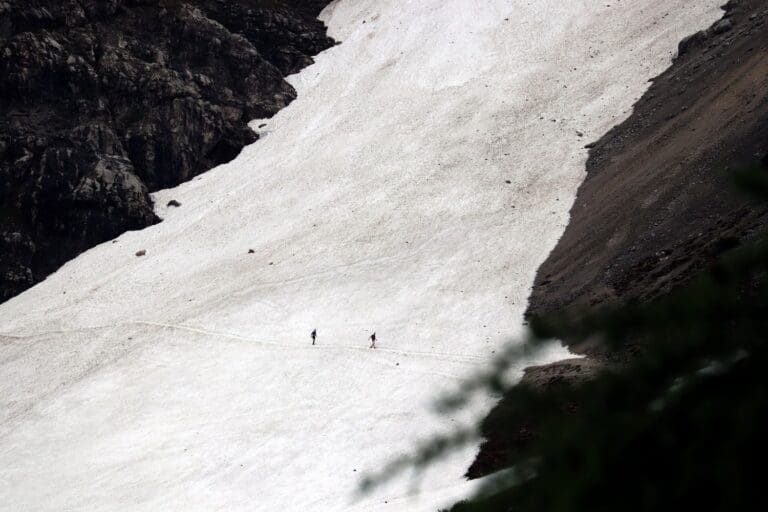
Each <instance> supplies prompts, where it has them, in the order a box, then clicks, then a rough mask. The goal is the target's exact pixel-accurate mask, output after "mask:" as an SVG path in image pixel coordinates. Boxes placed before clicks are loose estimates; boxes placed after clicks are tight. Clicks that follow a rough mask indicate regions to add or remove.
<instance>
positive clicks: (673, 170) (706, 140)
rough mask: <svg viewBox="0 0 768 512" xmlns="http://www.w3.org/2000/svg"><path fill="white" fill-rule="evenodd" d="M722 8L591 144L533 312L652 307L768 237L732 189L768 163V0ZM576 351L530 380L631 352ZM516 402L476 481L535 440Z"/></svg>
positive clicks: (759, 214) (543, 383) (495, 419)
mask: <svg viewBox="0 0 768 512" xmlns="http://www.w3.org/2000/svg"><path fill="white" fill-rule="evenodd" d="M725 8H726V13H725V17H724V18H723V20H721V21H719V22H717V23H716V24H715V25H713V26H712V27H710V29H708V30H706V31H703V32H700V33H698V34H694V35H693V36H691V37H689V38H687V39H686V40H684V41H683V42H681V44H680V52H679V54H680V55H679V56H678V58H677V59H676V61H675V62H674V64H673V65H672V66H671V67H670V69H668V70H667V71H666V72H665V73H664V74H662V75H661V76H659V77H657V78H656V79H655V80H654V81H653V85H652V86H651V87H650V89H649V90H648V92H647V93H646V94H645V95H644V96H643V97H642V98H641V99H640V100H639V101H638V102H637V104H636V105H635V111H634V112H633V114H632V116H631V117H630V118H629V119H627V120H626V121H625V122H624V123H622V124H620V125H618V126H616V127H615V128H613V129H612V130H611V131H610V132H608V133H607V134H606V135H605V136H604V137H603V138H602V139H600V140H599V141H598V142H596V143H594V144H593V145H591V146H592V148H591V151H590V157H589V160H588V163H587V178H586V179H585V181H584V183H583V184H582V186H581V188H580V189H579V192H578V196H577V199H576V201H575V204H574V206H573V208H572V210H571V220H570V224H569V226H568V228H567V229H566V232H565V234H564V235H563V237H562V239H561V240H560V242H559V243H558V245H557V246H556V248H555V249H554V251H553V252H552V253H551V255H550V256H549V258H548V259H547V261H546V262H545V263H544V265H543V266H542V267H541V268H540V269H539V273H538V275H537V278H536V282H535V285H534V289H533V294H532V297H531V303H530V307H529V315H546V314H551V313H556V312H559V311H563V310H568V309H569V308H583V307H594V306H597V305H601V304H607V303H611V302H625V301H631V300H639V301H643V300H648V299H651V298H653V297H656V296H659V295H661V294H664V293H666V292H668V291H669V290H671V289H673V288H675V287H677V286H680V285H682V284H684V283H686V282H687V281H688V280H690V279H691V278H692V277H694V276H695V275H696V274H698V273H699V272H700V271H701V270H703V269H704V268H706V267H707V266H708V265H709V264H710V263H711V262H712V261H713V260H714V258H716V257H717V255H718V254H720V253H721V252H723V251H724V250H726V249H728V248H731V247H733V246H735V245H738V244H739V243H741V242H742V241H744V240H746V239H749V238H750V237H752V236H754V235H755V234H756V233H757V232H760V231H762V230H764V229H765V227H766V224H768V215H767V213H768V212H767V211H766V209H765V208H764V207H759V206H755V205H754V204H753V203H751V202H750V200H749V199H747V198H745V197H744V196H742V195H740V194H739V193H737V192H734V191H733V188H732V186H731V185H730V183H729V179H728V178H727V170H728V169H733V168H736V167H739V166H746V165H752V164H755V163H762V164H768V156H767V155H768V1H766V0H741V1H735V0H732V1H731V2H729V3H728V4H727V5H726V7H725ZM577 350H579V351H581V352H585V353H587V354H591V355H593V356H594V357H592V358H590V359H587V360H581V361H579V360H571V361H563V362H560V363H555V364H551V365H546V366H539V367H535V368H529V369H528V370H527V371H526V376H525V377H524V379H523V380H524V381H525V382H526V383H528V384H531V385H533V386H535V387H536V388H537V389H540V390H541V391H542V392H545V393H546V391H547V389H548V388H550V387H551V385H552V384H555V383H557V382H560V381H562V380H574V379H582V378H588V377H589V376H590V375H591V374H593V373H594V372H595V371H598V369H599V367H600V366H601V365H603V364H605V363H609V364H615V363H616V361H621V360H622V359H623V357H624V356H628V355H630V354H629V353H627V354H624V355H621V354H604V353H596V352H595V351H594V350H590V349H588V348H587V347H578V348H577ZM512 406H513V404H511V403H509V400H508V399H502V400H501V401H500V402H499V404H498V405H497V406H496V408H495V409H494V410H493V411H491V413H490V414H489V415H488V417H487V418H486V420H485V421H484V423H483V425H482V433H483V436H484V437H485V439H486V441H485V442H484V444H483V446H482V447H481V450H480V453H479V454H478V456H477V459H476V460H475V462H474V463H473V465H472V466H471V467H470V469H469V471H468V476H469V477H471V478H475V477H479V476H483V475H487V474H489V473H492V472H494V471H497V470H499V469H502V468H504V467H505V465H506V461H508V460H510V457H512V456H514V454H515V453H516V452H517V451H518V450H519V449H520V448H522V447H524V446H525V445H526V443H528V442H529V441H530V440H531V439H533V438H534V437H535V436H536V423H537V422H536V418H516V419H514V420H513V421H511V422H510V421H509V420H508V418H509V417H510V415H509V414H508V413H509V412H510V411H511V410H513V409H510V408H511V407H512ZM560 408H561V410H562V414H573V413H574V411H576V410H577V409H578V407H577V404H560ZM504 418H507V419H504ZM502 419H503V420H502Z"/></svg>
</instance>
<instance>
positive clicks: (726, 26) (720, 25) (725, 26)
mask: <svg viewBox="0 0 768 512" xmlns="http://www.w3.org/2000/svg"><path fill="white" fill-rule="evenodd" d="M732 28H733V22H732V21H731V20H730V18H724V19H722V20H720V21H718V22H717V23H715V24H714V25H712V32H713V33H715V34H722V33H724V32H728V31H729V30H731V29H732Z"/></svg>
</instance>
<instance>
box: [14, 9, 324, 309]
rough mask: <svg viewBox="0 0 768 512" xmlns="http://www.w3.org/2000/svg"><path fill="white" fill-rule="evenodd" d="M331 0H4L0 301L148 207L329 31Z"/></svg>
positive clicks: (319, 46)
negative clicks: (325, 11) (324, 13)
mask: <svg viewBox="0 0 768 512" xmlns="http://www.w3.org/2000/svg"><path fill="white" fill-rule="evenodd" d="M327 3H329V1H328V0H286V1H277V0H274V1H271V0H56V1H52V0H10V1H9V0H0V112H1V114H2V115H0V302H2V301H4V300H7V299H8V298H10V297H12V296H13V295H15V294H17V293H19V292H21V291H23V290H24V289H26V288H28V287H30V286H32V285H33V284H35V283H37V282H39V281H40V280H42V279H43V278H44V277H45V276H46V275H47V274H49V273H50V272H52V271H54V270H55V269H56V268H58V267H59V266H60V265H61V264H62V263H64V262H65V261H67V260H68V259H70V258H72V257H74V256H75V255H77V254H78V253H80V252H82V251H83V250H85V249H88V248H90V247H92V246H94V245H96V244H98V243H101V242H103V241H105V240H108V239H110V238H114V237H115V236H117V235H119V234H120V233H122V232H124V231H126V230H132V229H141V228H143V227H146V226H149V225H151V224H153V223H155V222H157V221H158V219H157V217H156V216H155V214H154V213H153V211H152V203H151V199H150V196H149V192H151V191H154V190H157V189H160V188H165V187H170V186H175V185H177V184H179V183H181V182H183V181H185V180H188V179H190V178H191V177H193V176H195V175H197V174H199V173H201V172H203V171H205V170H207V169H209V168H211V167H214V166H216V165H219V164H221V163H224V162H227V161H229V160H231V159H232V158H234V157H235V156H236V155H237V154H238V153H239V152H240V150H241V149H242V147H243V146H244V145H246V144H249V143H251V142H254V141H255V140H256V138H257V137H256V135H255V134H254V133H253V132H252V131H251V130H250V129H248V127H247V122H248V121H250V120H251V119H254V118H261V117H270V116H272V115H274V114H275V113H276V112H277V111H278V110H280V109H281V108H283V107H284V106H286V105H287V104H288V103H290V102H291V101H292V100H293V99H294V98H295V95H296V93H295V91H294V90H293V88H292V87H291V86H290V85H289V84H288V83H287V82H286V81H285V80H284V78H283V77H284V76H285V75H287V74H290V73H294V72H297V71H299V70H300V69H301V68H303V67H305V66H307V65H308V64H310V63H311V62H312V56H313V55H315V54H317V53H318V52H320V51H322V50H324V49H327V48H329V47H330V46H332V45H333V44H334V42H333V41H332V40H331V39H329V38H328V37H327V36H326V34H325V27H324V26H323V24H322V23H321V22H320V21H318V20H317V19H316V16H317V14H318V13H319V12H320V10H321V9H322V8H323V7H324V6H325V5H326V4H327Z"/></svg>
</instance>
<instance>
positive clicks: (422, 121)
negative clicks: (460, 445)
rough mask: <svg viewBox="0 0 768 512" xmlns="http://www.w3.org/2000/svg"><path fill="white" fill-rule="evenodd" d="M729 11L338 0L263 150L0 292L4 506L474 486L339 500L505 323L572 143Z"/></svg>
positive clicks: (319, 498)
mask: <svg viewBox="0 0 768 512" xmlns="http://www.w3.org/2000/svg"><path fill="white" fill-rule="evenodd" d="M721 2H722V0H695V1H693V0H631V1H629V0H604V1H595V0H566V1H564V0H536V1H533V0H530V1H524V0H485V1H482V2H481V1H473V0H339V1H337V2H336V3H334V4H333V5H332V6H330V7H329V8H328V9H326V11H325V12H324V13H323V17H324V19H325V20H326V22H327V23H328V25H329V27H330V31H331V34H332V35H333V36H334V37H336V38H337V39H340V40H342V41H343V44H341V45H339V46H337V47H335V48H333V49H332V50H329V51H327V52H325V53H324V54H322V55H321V56H319V58H318V59H317V64H315V65H314V66H311V67H310V68H307V69H306V70H304V71H303V72H302V73H301V74H299V75H296V76H294V77H292V83H293V84H294V85H295V86H296V87H297V89H298V91H299V99H298V100H297V101H296V102H294V103H293V104H292V105H291V106H289V107H288V108H286V109H285V110H283V111H282V112H280V113H279V114H278V115H277V116H276V117H275V118H273V119H271V120H269V121H265V122H266V126H264V127H262V128H257V129H258V130H259V131H260V132H262V134H263V138H262V139H261V140H260V141H259V142H257V143H256V144H254V145H252V146H251V147H248V148H246V149H245V150H244V151H243V153H242V154H241V155H240V156H239V157H238V158H237V159H236V160H235V161H233V162H231V163H230V164H227V165H224V166H221V167H219V168H217V169H215V170H213V171H211V172H209V173H207V174H206V175H204V176H201V177H199V178H198V179H196V180H194V181H193V182H191V183H188V184H186V185H183V186H181V187H178V188H177V189H174V190H168V191H164V192H161V193H158V194H157V195H156V200H157V204H158V210H159V212H158V213H159V214H160V215H161V216H162V217H164V219H165V220H164V222H163V223H161V224H160V225H158V226H155V227H152V228H150V229H146V230H144V231H141V232H133V233H127V234H125V235H124V236H122V237H120V238H119V239H118V240H117V241H115V242H114V243H106V244H103V245H101V246H99V247H97V248H95V249H93V250H91V251H89V252H88V253H86V254H84V255H82V256H81V257H79V258H77V259H76V260H74V261H72V262H70V263H69V264H67V265H66V266H65V267H64V268H62V269H61V270H60V271H59V272H57V273H56V274H54V275H53V276H51V277H50V278H49V279H48V280H46V281H45V282H44V283H42V284H40V285H38V286H37V287H35V288H33V289H32V290H29V291H28V292H26V293H24V294H23V295H21V296H19V297H17V298H15V299H13V300H11V301H9V302H8V303H6V304H4V305H2V306H0V332H2V333H3V334H2V335H0V496H1V497H2V499H0V509H2V510H14V511H20V510H24V511H32V510H34V511H42V510H46V511H47V510H49V511H62V510H89V511H90V510H94V511H112V510H131V511H134V510H135V511H156V510H184V511H194V510H200V511H211V510H226V511H238V510H244V511H245V510H247V511H271V510H291V511H306V510H317V511H337V510H361V511H372V510H409V511H421V510H424V511H434V510H435V509H436V507H437V505H438V504H439V503H442V502H445V501H446V500H448V501H449V500H450V499H451V498H452V497H454V496H455V495H456V494H457V493H460V492H463V491H465V489H464V487H465V486H464V485H463V484H462V483H461V482H462V480H461V474H462V473H463V471H464V470H465V469H466V467H467V466H468V464H469V463H470V461H471V458H472V456H473V450H471V449H470V450H465V451H463V452H461V453H457V454H456V455H455V456H454V457H452V458H451V459H449V460H447V461H445V462H444V463H443V464H441V465H439V466H438V467H436V468H434V469H433V470H432V471H430V472H429V473H428V474H427V475H425V477H424V479H423V482H422V493H421V494H419V495H417V496H414V495H413V492H412V491H413V489H412V488H411V486H410V482H409V481H408V480H399V481H397V482H395V483H394V484H393V485H390V486H388V487H385V488H383V489H380V490H379V491H377V492H376V493H374V494H373V495H371V496H367V497H365V498H362V499H359V500H353V499H352V498H353V496H352V494H353V491H354V488H355V486H356V484H357V477H358V476H359V475H360V474H361V473H362V472H363V471H365V470H372V469H376V468H378V467H380V465H381V464H383V463H384V462H386V461H387V460H389V458H390V457H392V456H393V455H395V454H397V453H399V452H401V451H404V450H407V449H408V448H409V447H411V446H413V443H414V442H415V441H416V440H417V439H419V438H424V437H428V436H429V435H430V434H431V433H433V432H436V431H438V430H440V429H444V428H447V427H446V421H445V420H444V419H441V418H436V417H434V416H433V415H432V414H431V413H430V411H429V410H428V405H429V403H430V402H431V400H432V399H433V398H435V396H436V395H437V394H438V393H439V392H440V390H445V389H450V388H451V387H452V386H453V385H455V384H456V383H457V382H460V381H461V379H463V378H466V376H467V375H470V374H471V373H472V372H473V371H475V370H476V369H477V368H478V367H480V365H482V363H483V362H484V361H486V360H487V359H488V358H489V357H491V356H492V352H493V350H495V349H496V348H498V347H499V345H500V344H501V343H503V342H504V341H505V340H507V339H510V338H512V337H515V336H516V335H519V334H520V333H521V329H522V326H521V324H522V313H523V311H524V309H525V305H526V300H527V296H528V293H529V289H530V286H531V283H532V282H533V277H534V273H535V271H536V268H537V267H538V265H539V264H540V263H541V262H542V261H543V260H544V258H545V257H546V256H547V254H548V252H549V250H550V249H551V248H552V247H553V246H554V244H555V242H556V240H557V239H558V237H559V236H560V234H561V233H562V231H563V228H564V226H565V223H566V222H567V219H568V215H567V213H568V209H569V207H570V205H571V203H572V201H573V198H574V195H575V191H576V188H577V186H578V184H579V182H580V180H581V179H582V177H583V168H584V162H585V158H586V152H585V150H584V149H583V145H584V144H585V143H586V142H587V141H589V140H592V139H595V138H597V137H599V136H600V135H601V134H602V133H603V132H605V131H606V130H607V129H608V128H609V127H610V126H611V125H613V124H615V123H616V122H618V121H619V120H620V119H622V118H624V117H625V116H626V115H627V114H628V111H629V109H630V108H631V105H632V103H633V101H634V100H635V99H636V98H638V97H639V95H640V94H641V93H642V92H643V90H644V88H645V87H646V82H647V79H648V78H649V77H652V76H654V75H656V74H658V73H659V72H660V71H661V70H662V69H663V68H664V67H665V66H667V65H668V63H669V61H670V58H671V56H672V54H673V52H674V49H675V47H676V44H677V41H678V40H680V39H681V38H682V37H683V36H685V35H687V34H689V33H691V32H693V31H695V30H698V29H700V28H703V27H704V26H707V25H709V24H710V23H711V22H712V21H713V20H714V19H715V18H716V17H717V16H718V15H719V13H720V11H719V9H717V6H718V4H719V3H721ZM260 124H262V122H254V126H255V127H256V126H258V125H260ZM579 134H583V137H582V136H580V135H579ZM170 199H176V200H178V201H180V202H181V203H182V207H181V208H177V209H174V208H170V209H169V208H166V207H165V206H164V205H165V204H166V203H167V201H168V200H170ZM140 249H145V250H146V251H147V255H146V256H144V257H136V256H134V253H135V252H136V251H138V250H140ZM249 249H252V250H253V251H254V252H253V253H252V254H249ZM313 328H317V329H318V335H319V336H318V342H319V345H318V346H317V347H311V346H309V332H310V331H311V330H312V329H313ZM372 331H376V332H377V334H378V338H379V345H380V347H381V348H380V349H379V350H376V351H372V350H368V349H367V348H366V347H367V337H368V335H369V334H370V333H371V332H372ZM562 355H563V354H562V352H561V351H559V350H553V351H552V353H550V354H546V355H545V357H546V358H554V357H559V356H562ZM450 420H456V421H459V418H452V419H449V420H448V421H447V425H448V426H450V424H451V421H450Z"/></svg>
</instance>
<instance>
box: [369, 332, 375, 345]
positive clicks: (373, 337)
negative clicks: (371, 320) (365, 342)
mask: <svg viewBox="0 0 768 512" xmlns="http://www.w3.org/2000/svg"><path fill="white" fill-rule="evenodd" d="M370 339H371V346H370V347H368V348H376V333H373V334H371V338H370Z"/></svg>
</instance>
